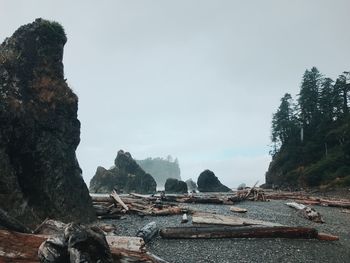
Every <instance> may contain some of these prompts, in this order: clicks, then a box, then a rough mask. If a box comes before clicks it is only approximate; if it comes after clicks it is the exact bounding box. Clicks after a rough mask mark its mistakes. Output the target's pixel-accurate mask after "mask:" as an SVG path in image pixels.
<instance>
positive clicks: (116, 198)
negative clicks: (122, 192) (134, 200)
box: [111, 189, 129, 211]
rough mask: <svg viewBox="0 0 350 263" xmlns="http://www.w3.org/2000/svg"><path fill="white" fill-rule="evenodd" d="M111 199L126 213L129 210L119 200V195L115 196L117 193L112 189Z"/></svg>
mask: <svg viewBox="0 0 350 263" xmlns="http://www.w3.org/2000/svg"><path fill="white" fill-rule="evenodd" d="M111 197H112V198H113V200H114V201H115V202H117V203H118V204H120V205H121V206H122V207H123V208H124V209H125V211H128V210H129V207H127V205H126V204H125V203H124V202H123V200H122V199H120V197H119V195H118V194H117V191H116V190H115V189H114V190H113V191H112V193H111Z"/></svg>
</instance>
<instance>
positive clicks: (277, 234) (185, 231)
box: [160, 226, 336, 240]
mask: <svg viewBox="0 0 350 263" xmlns="http://www.w3.org/2000/svg"><path fill="white" fill-rule="evenodd" d="M160 236H161V237H163V238H186V239H197V238H301V239H317V238H318V237H319V235H318V232H317V230H316V229H314V228H306V227H258V226H240V227H221V226H213V227H168V228H163V229H161V230H160ZM329 236H330V235H326V234H322V240H327V237H329ZM335 238H336V237H335ZM320 239H321V237H320ZM328 240H329V239H328ZM332 240H336V239H332Z"/></svg>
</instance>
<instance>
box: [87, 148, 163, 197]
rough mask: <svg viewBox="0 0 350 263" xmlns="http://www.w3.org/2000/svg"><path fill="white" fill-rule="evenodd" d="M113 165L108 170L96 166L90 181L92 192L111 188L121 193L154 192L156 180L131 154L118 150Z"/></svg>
mask: <svg viewBox="0 0 350 263" xmlns="http://www.w3.org/2000/svg"><path fill="white" fill-rule="evenodd" d="M114 164H115V166H114V167H113V168H111V169H109V170H106V169H105V168H103V167H101V166H100V167H98V168H97V170H96V174H95V175H94V177H93V178H92V179H91V181H90V191H91V192H93V193H110V192H111V191H112V190H113V188H116V189H117V191H119V192H123V193H130V192H137V193H143V194H148V193H154V192H156V187H157V184H156V181H155V180H154V179H153V177H152V176H151V175H150V174H148V173H146V172H145V171H144V170H142V168H141V167H140V166H139V165H138V164H137V163H136V161H135V160H134V159H133V158H132V157H131V154H130V153H128V152H124V151H122V150H120V151H119V152H118V155H117V157H116V159H115V161H114Z"/></svg>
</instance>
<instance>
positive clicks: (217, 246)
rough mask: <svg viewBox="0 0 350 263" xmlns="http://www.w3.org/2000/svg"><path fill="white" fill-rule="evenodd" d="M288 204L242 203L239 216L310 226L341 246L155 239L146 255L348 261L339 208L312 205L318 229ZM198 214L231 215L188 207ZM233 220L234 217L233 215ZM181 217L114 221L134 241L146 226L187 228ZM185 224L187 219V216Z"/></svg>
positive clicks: (347, 234)
mask: <svg viewBox="0 0 350 263" xmlns="http://www.w3.org/2000/svg"><path fill="white" fill-rule="evenodd" d="M285 202H286V201H270V202H249V201H246V202H242V203H240V204H238V205H237V206H238V207H244V208H247V209H248V212H247V213H246V214H239V216H242V217H248V218H252V219H261V220H266V221H272V222H277V223H281V224H284V225H289V226H306V227H314V228H316V229H318V230H319V231H321V232H326V233H329V234H333V235H338V236H339V237H340V240H339V241H333V242H330V241H319V240H301V239H298V240H292V239H255V238H249V239H243V238H242V239H197V240H188V239H173V240H171V239H162V238H161V237H157V238H156V239H154V240H152V241H151V242H150V243H149V244H147V248H148V250H149V251H150V252H152V253H154V254H155V255H158V256H160V257H161V258H163V259H165V260H168V261H169V262H174V263H177V262H179V263H180V262H186V263H188V262H350V214H345V213H341V209H339V208H332V207H320V206H315V209H316V210H317V211H319V212H320V213H321V215H322V216H323V219H324V220H325V222H326V223H325V224H317V223H313V222H311V221H308V220H306V219H304V218H301V217H299V216H298V215H297V214H296V211H295V210H293V209H292V208H289V207H287V206H286V205H285V204H284V203H285ZM189 207H192V208H194V209H196V210H201V211H215V212H217V213H218V214H226V215H232V214H233V213H232V212H230V211H229V207H230V206H228V205H199V204H198V205H189ZM236 215H237V214H236ZM181 218H182V216H180V215H178V216H164V217H151V216H146V217H143V218H141V217H139V216H137V215H130V216H127V218H126V219H124V220H122V221H119V220H117V221H113V223H114V224H116V225H117V226H118V234H120V235H126V236H134V235H135V234H136V231H137V230H138V229H139V228H141V227H142V226H144V225H145V224H147V223H149V222H151V221H155V222H156V223H157V225H158V226H159V227H160V228H161V227H168V226H180V225H181V226H184V225H191V222H189V223H187V224H180V222H181ZM189 219H191V217H190V216H189Z"/></svg>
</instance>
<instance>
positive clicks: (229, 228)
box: [160, 213, 339, 241]
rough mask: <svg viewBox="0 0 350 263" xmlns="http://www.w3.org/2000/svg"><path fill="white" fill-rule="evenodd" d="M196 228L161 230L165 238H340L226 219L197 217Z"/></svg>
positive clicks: (230, 217)
mask: <svg viewBox="0 0 350 263" xmlns="http://www.w3.org/2000/svg"><path fill="white" fill-rule="evenodd" d="M192 224H193V226H188V227H166V228H163V229H161V230H160V235H161V237H163V238H185V239H198V238H205V239H208V238H302V239H319V240H327V241H334V240H338V239H339V238H338V237H337V236H333V235H329V234H324V233H319V232H318V231H317V230H316V229H315V228H307V227H290V226H283V225H281V224H278V223H273V222H267V221H261V220H254V219H248V218H241V217H236V216H225V215H218V214H210V213H194V214H193V215H192Z"/></svg>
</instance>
